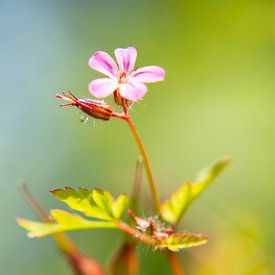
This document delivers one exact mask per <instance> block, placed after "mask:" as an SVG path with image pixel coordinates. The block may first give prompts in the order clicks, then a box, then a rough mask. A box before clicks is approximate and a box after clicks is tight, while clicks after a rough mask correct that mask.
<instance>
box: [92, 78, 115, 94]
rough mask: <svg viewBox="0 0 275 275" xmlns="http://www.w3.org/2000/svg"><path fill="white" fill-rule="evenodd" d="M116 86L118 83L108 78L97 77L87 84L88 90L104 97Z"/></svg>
mask: <svg viewBox="0 0 275 275" xmlns="http://www.w3.org/2000/svg"><path fill="white" fill-rule="evenodd" d="M117 88H118V83H117V81H116V80H114V79H110V78H98V79H95V80H93V81H92V82H91V83H90V84H89V91H90V93H91V94H92V95H93V96H95V97H99V98H102V97H106V96H108V95H110V94H111V93H112V92H114V91H115V89H117Z"/></svg>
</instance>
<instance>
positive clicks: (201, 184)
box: [161, 158, 231, 224]
mask: <svg viewBox="0 0 275 275" xmlns="http://www.w3.org/2000/svg"><path fill="white" fill-rule="evenodd" d="M230 163H231V159H229V158H223V159H220V160H218V161H217V162H215V163H214V164H213V165H212V166H211V167H210V168H207V169H204V170H203V171H202V172H201V173H200V174H199V177H198V179H197V180H196V181H195V182H193V183H191V182H184V183H183V184H182V186H181V187H180V188H179V189H178V190H177V191H176V192H175V193H173V194H172V195H171V198H170V199H169V200H166V201H165V202H163V203H162V205H161V216H162V218H163V219H164V220H165V221H166V222H169V223H171V224H176V223H178V222H179V220H180V218H181V217H182V215H183V214H184V212H185V211H186V210H187V208H188V207H189V205H190V204H191V203H192V202H193V201H194V199H195V198H197V197H198V196H199V195H200V194H201V193H202V192H203V191H204V190H205V188H206V187H207V186H208V185H209V184H210V183H211V182H213V181H214V179H215V178H216V177H217V176H218V175H219V174H220V173H221V172H222V171H223V169H224V168H225V167H227V166H228V165H229V164H230Z"/></svg>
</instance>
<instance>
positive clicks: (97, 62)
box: [89, 51, 118, 78]
mask: <svg viewBox="0 0 275 275" xmlns="http://www.w3.org/2000/svg"><path fill="white" fill-rule="evenodd" d="M89 65H90V67H91V68H92V69H94V70H96V71H98V72H100V73H102V74H105V75H106V76H108V77H110V78H117V74H118V67H117V64H116V63H115V61H114V60H113V58H112V57H111V56H110V55H109V54H108V53H106V52H102V51H97V52H95V53H94V54H93V55H92V56H91V58H90V59H89Z"/></svg>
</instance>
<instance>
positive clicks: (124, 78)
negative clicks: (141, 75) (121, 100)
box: [118, 72, 127, 83]
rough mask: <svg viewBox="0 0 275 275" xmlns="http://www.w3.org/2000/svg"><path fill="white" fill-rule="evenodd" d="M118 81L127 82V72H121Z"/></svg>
mask: <svg viewBox="0 0 275 275" xmlns="http://www.w3.org/2000/svg"><path fill="white" fill-rule="evenodd" d="M118 81H119V83H126V82H127V74H126V72H119V77H118Z"/></svg>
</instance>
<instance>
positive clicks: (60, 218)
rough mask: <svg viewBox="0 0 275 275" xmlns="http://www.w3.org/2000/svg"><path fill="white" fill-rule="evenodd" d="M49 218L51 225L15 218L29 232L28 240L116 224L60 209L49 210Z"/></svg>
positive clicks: (111, 226) (114, 226)
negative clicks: (88, 218) (93, 219)
mask: <svg viewBox="0 0 275 275" xmlns="http://www.w3.org/2000/svg"><path fill="white" fill-rule="evenodd" d="M51 216H52V220H53V222H51V223H43V222H33V221H29V220H25V219H21V218H17V219H16V221H17V223H18V224H19V225H21V226H22V227H23V228H25V229H26V230H27V231H29V233H28V236H29V237H30V238H36V237H44V236H46V235H50V234H54V233H60V232H63V231H71V230H80V229H97V228H116V227H117V225H116V222H112V221H108V222H100V221H91V220H87V219H85V218H83V217H81V216H79V215H77V214H71V213H68V212H66V211H63V210H60V209H55V210H51Z"/></svg>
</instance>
